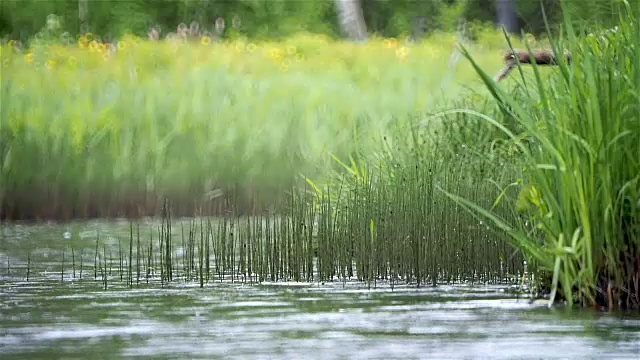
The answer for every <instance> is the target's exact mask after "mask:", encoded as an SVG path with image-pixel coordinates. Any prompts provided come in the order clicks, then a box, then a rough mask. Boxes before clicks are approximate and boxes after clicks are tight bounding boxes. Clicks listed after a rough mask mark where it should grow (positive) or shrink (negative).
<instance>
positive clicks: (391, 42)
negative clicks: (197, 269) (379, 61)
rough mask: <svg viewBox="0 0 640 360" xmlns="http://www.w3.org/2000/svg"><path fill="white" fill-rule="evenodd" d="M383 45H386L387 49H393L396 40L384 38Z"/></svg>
mask: <svg viewBox="0 0 640 360" xmlns="http://www.w3.org/2000/svg"><path fill="white" fill-rule="evenodd" d="M384 46H386V47H387V49H395V48H396V47H398V40H396V39H395V38H390V39H384Z"/></svg>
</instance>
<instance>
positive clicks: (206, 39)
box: [200, 36, 211, 45]
mask: <svg viewBox="0 0 640 360" xmlns="http://www.w3.org/2000/svg"><path fill="white" fill-rule="evenodd" d="M200 44H202V45H209V44H211V38H210V37H208V36H203V37H201V38H200Z"/></svg>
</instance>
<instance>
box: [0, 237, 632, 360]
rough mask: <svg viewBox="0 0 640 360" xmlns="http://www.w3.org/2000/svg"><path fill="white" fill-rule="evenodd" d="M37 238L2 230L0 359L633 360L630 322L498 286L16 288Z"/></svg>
mask: <svg viewBox="0 0 640 360" xmlns="http://www.w3.org/2000/svg"><path fill="white" fill-rule="evenodd" d="M38 229H39V230H38ZM38 229H36V230H33V229H32V228H29V227H22V228H15V227H12V228H7V227H5V228H4V229H3V232H2V236H3V239H4V242H3V247H2V249H0V261H1V262H2V264H5V266H3V267H4V269H0V358H2V359H36V358H42V359H45V358H46V359H52V358H65V359H71V358H78V359H80V358H82V359H99V358H134V357H135V358H154V359H164V358H202V359H604V358H607V359H639V358H640V316H639V314H638V313H633V314H619V313H618V314H608V313H598V312H595V311H591V310H571V311H569V310H566V309H563V308H559V307H555V308H548V307H547V306H546V302H544V301H536V302H533V303H530V301H529V300H528V299H525V298H522V297H520V298H518V297H517V296H516V295H514V294H512V293H511V292H509V291H505V289H507V287H506V286H498V285H491V286H485V285H441V286H438V287H435V288H434V287H431V286H427V287H419V288H418V287H416V286H415V285H402V286H400V285H396V286H395V287H394V288H393V289H391V287H390V286H389V285H388V284H384V283H382V284H378V285H377V286H376V288H368V287H367V285H366V284H362V283H358V282H346V283H343V282H336V283H324V284H322V283H294V282H278V283H262V284H242V283H231V282H217V281H214V282H210V283H209V284H205V286H204V287H203V288H200V287H199V285H198V284H186V283H181V282H174V283H171V284H168V285H167V284H165V285H164V286H160V285H159V284H157V283H154V284H150V285H147V284H146V283H144V282H141V283H140V284H139V285H136V284H134V285H133V286H132V287H129V286H127V285H126V284H125V283H123V282H114V283H113V284H109V286H108V287H107V289H106V290H105V289H104V288H103V284H102V282H101V281H100V280H99V279H98V280H94V279H93V272H91V273H90V274H89V275H87V273H85V275H83V279H82V280H78V279H77V278H76V279H74V278H73V276H72V275H71V273H70V271H71V270H70V269H67V270H66V271H65V275H64V278H63V279H62V280H61V278H60V273H59V271H58V272H56V271H55V269H56V263H55V262H52V263H51V264H50V266H45V265H43V264H42V263H39V265H40V268H39V270H32V271H33V272H32V273H31V279H30V280H29V281H25V276H24V268H20V267H18V266H17V265H15V267H13V266H9V267H10V268H9V269H7V267H6V263H7V261H8V259H11V261H10V263H11V262H16V261H18V260H16V259H17V258H18V255H19V254H17V252H19V251H18V250H20V249H22V246H21V245H20V244H31V245H33V241H35V240H33V234H34V233H38V232H39V234H40V235H39V238H40V240H39V241H41V243H42V244H43V247H45V246H44V245H45V244H48V245H47V246H50V245H51V244H49V243H48V242H47V240H46V239H48V238H47V237H46V236H44V234H48V233H56V234H57V231H58V230H55V232H51V231H50V230H51V229H49V230H47V231H44V230H43V228H38ZM29 234H30V235H29ZM27 235H28V236H27ZM52 237H53V238H55V237H59V235H55V236H52ZM24 246H27V245H24ZM47 248H49V247H47ZM87 248H88V249H90V246H87ZM16 249H17V250H16ZM12 252H16V256H15V257H14V256H13V255H12ZM41 255H42V254H41ZM34 256H35V255H34ZM22 260H24V257H22ZM39 261H41V260H39ZM67 261H68V260H67ZM85 271H87V272H88V270H85ZM98 278H99V277H98Z"/></svg>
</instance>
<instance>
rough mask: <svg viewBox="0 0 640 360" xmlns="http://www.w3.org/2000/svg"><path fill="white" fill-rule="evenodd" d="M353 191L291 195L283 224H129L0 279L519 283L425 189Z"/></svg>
mask: <svg viewBox="0 0 640 360" xmlns="http://www.w3.org/2000/svg"><path fill="white" fill-rule="evenodd" d="M436 166H437V165H436ZM455 175H456V176H454V177H453V178H452V179H451V180H441V179H437V180H436V179H429V177H428V176H426V177H425V178H424V179H425V180H426V181H427V183H422V185H421V186H424V189H425V190H426V189H427V187H429V186H433V185H429V183H435V182H438V181H442V182H443V183H445V182H446V184H447V187H449V186H467V185H468V184H461V183H459V182H458V180H456V179H460V178H461V177H460V176H458V175H459V173H455ZM345 186H346V185H345ZM351 186H355V188H352V189H351V190H350V191H349V192H348V193H349V194H350V196H349V197H347V198H344V199H343V198H341V197H340V196H337V197H335V198H334V197H333V196H332V195H330V194H331V190H329V189H330V187H329V188H327V195H323V194H321V195H318V194H317V193H316V192H315V191H313V192H304V191H293V192H292V193H291V197H290V199H289V201H288V203H287V209H288V210H287V213H286V214H284V215H278V214H271V215H262V216H254V217H243V216H239V215H229V216H224V217H216V218H194V219H190V220H170V216H166V217H165V218H164V219H163V220H162V221H161V222H160V224H158V223H156V224H155V225H150V226H148V225H145V224H140V223H131V224H130V226H129V229H128V230H129V231H128V232H129V236H128V238H126V236H124V235H123V236H118V237H117V239H116V237H115V236H109V237H108V238H107V239H104V238H103V237H98V236H96V239H95V245H89V244H90V241H85V244H84V245H75V247H74V246H73V245H72V246H64V247H63V248H60V247H59V246H58V248H57V249H48V250H45V249H42V248H40V249H30V250H28V251H27V254H28V255H27V256H26V258H25V259H21V260H15V258H14V260H13V263H12V266H11V268H10V269H7V275H8V278H10V279H16V278H24V279H26V280H28V281H33V280H38V279H41V278H42V277H49V278H51V280H54V279H58V280H61V281H80V280H91V281H98V282H99V283H100V284H101V286H102V287H104V288H108V287H109V284H118V285H126V286H147V285H154V284H156V285H161V286H166V285H169V284H184V283H187V284H188V283H195V284H198V285H199V286H200V287H203V286H206V284H208V283H211V282H220V281H225V282H226V281H231V282H241V283H261V282H265V281H267V282H269V281H270V282H275V281H298V282H300V281H302V282H314V281H319V282H326V281H362V282H367V283H369V285H370V286H377V285H378V283H379V282H382V283H383V284H389V285H391V286H394V285H396V284H400V283H411V284H417V285H436V284H442V283H461V282H465V283H466V282H472V283H499V284H516V283H520V282H521V281H522V280H521V277H522V276H523V267H522V256H521V255H520V254H519V253H518V252H517V251H515V249H513V248H510V247H509V246H506V244H505V243H503V242H497V241H496V240H495V239H496V237H495V236H494V235H492V234H491V233H490V231H489V226H487V225H486V224H483V223H479V222H478V220H477V219H475V218H473V217H472V216H470V215H469V214H468V213H467V212H465V211H463V210H462V209H457V208H455V205H454V203H453V202H452V201H450V200H448V199H447V198H446V197H444V196H443V195H441V194H438V193H437V192H436V191H434V190H433V189H431V190H429V191H427V192H426V193H425V194H426V195H423V196H418V197H412V196H411V195H410V192H408V191H407V189H404V188H403V187H404V186H403V185H402V184H401V183H400V182H398V183H397V184H396V186H395V187H392V188H390V189H389V192H386V191H384V190H382V189H384V187H382V188H377V190H374V186H373V179H371V180H370V182H369V183H368V185H366V184H365V183H363V184H362V187H361V188H360V187H359V185H358V184H356V183H353V184H351ZM485 187H486V186H485ZM401 188H402V189H401ZM410 190H415V189H410ZM374 191H375V194H374ZM480 191H482V189H481V190H480ZM494 192H495V191H494ZM478 193H479V194H480V192H478ZM396 194H398V195H399V196H394V195H396ZM333 199H335V200H333ZM485 199H487V198H486V197H485ZM449 205H451V206H452V208H451V209H449V210H446V209H444V208H446V207H447V206H449ZM378 209H379V210H378ZM428 209H432V210H428ZM165 214H169V212H168V211H167V212H165ZM145 229H146V230H145ZM169 229H172V230H169ZM144 232H147V233H148V236H146V238H147V240H145V236H144V235H145V234H144ZM96 235H97V234H96ZM57 243H59V241H58V242H57ZM123 245H124V246H123ZM91 246H94V248H93V251H92V250H91ZM120 249H123V251H120ZM13 253H15V252H13ZM69 254H73V255H72V261H69ZM76 254H77V255H76ZM23 260H24V261H23ZM91 260H93V271H91V269H90V264H91V263H92V261H91ZM92 272H93V274H91V273H92ZM51 274H56V276H53V277H52V276H51Z"/></svg>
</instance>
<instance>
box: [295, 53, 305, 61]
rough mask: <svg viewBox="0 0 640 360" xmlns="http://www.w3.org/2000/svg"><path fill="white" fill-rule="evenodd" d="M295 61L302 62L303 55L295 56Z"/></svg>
mask: <svg viewBox="0 0 640 360" xmlns="http://www.w3.org/2000/svg"><path fill="white" fill-rule="evenodd" d="M296 61H304V55H302V54H296Z"/></svg>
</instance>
